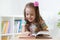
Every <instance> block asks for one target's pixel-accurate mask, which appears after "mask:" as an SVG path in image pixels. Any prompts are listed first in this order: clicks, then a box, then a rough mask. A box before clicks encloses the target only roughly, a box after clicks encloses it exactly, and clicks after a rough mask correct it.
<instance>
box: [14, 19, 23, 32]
mask: <svg viewBox="0 0 60 40" xmlns="http://www.w3.org/2000/svg"><path fill="white" fill-rule="evenodd" d="M14 29H15V30H14V32H15V33H19V32H21V31H22V20H21V19H19V20H15V21H14Z"/></svg>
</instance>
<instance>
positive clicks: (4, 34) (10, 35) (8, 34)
mask: <svg viewBox="0 0 60 40" xmlns="http://www.w3.org/2000/svg"><path fill="white" fill-rule="evenodd" d="M12 35H13V34H12V33H11V34H1V36H12Z"/></svg>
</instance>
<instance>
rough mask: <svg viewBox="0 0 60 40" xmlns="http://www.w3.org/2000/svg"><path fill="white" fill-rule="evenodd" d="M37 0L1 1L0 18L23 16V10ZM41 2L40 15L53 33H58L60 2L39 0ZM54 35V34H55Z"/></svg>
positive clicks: (56, 0) (58, 0)
mask: <svg viewBox="0 0 60 40" xmlns="http://www.w3.org/2000/svg"><path fill="white" fill-rule="evenodd" d="M34 1H35V0H0V16H14V15H17V16H21V15H22V16H23V13H24V12H23V10H24V7H25V5H26V3H28V2H34ZM37 1H38V2H39V8H40V14H41V16H42V17H43V19H44V20H45V22H46V24H47V25H48V27H49V29H53V31H52V32H55V33H56V34H57V33H58V32H57V30H58V28H56V22H57V20H58V19H60V18H59V17H60V16H58V12H59V11H60V0H37ZM53 34H54V33H53Z"/></svg>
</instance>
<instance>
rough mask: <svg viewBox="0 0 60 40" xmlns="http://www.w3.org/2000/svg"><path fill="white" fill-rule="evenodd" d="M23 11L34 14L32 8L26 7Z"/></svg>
mask: <svg viewBox="0 0 60 40" xmlns="http://www.w3.org/2000/svg"><path fill="white" fill-rule="evenodd" d="M25 11H26V13H34V12H35V10H34V8H32V7H27V8H26V10H25Z"/></svg>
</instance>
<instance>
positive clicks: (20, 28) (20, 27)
mask: <svg viewBox="0 0 60 40" xmlns="http://www.w3.org/2000/svg"><path fill="white" fill-rule="evenodd" d="M21 31H22V20H20V24H19V29H18V33H19V32H21Z"/></svg>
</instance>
